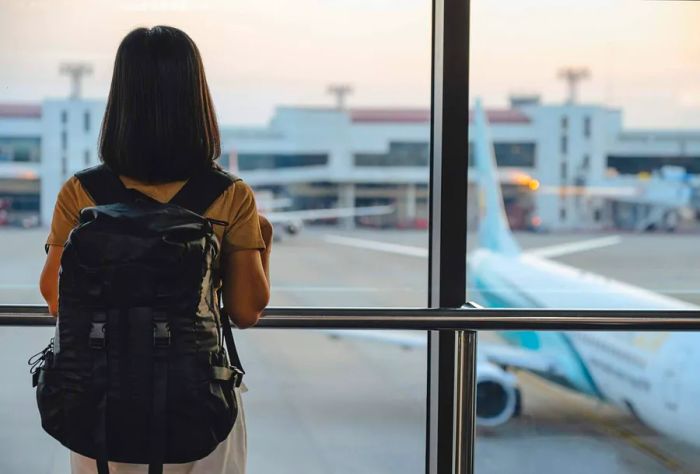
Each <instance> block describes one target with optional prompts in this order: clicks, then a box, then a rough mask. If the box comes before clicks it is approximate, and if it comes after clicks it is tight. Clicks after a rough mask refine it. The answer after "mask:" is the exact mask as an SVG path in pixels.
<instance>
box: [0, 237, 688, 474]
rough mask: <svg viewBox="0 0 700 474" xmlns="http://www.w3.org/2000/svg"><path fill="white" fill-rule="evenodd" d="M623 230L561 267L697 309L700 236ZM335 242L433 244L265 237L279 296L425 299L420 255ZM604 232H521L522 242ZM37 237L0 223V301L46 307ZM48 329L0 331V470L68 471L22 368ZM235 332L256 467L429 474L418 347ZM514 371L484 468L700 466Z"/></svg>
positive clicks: (611, 414) (483, 445) (678, 447)
mask: <svg viewBox="0 0 700 474" xmlns="http://www.w3.org/2000/svg"><path fill="white" fill-rule="evenodd" d="M618 235H620V240H621V241H620V243H618V244H616V245H612V246H608V247H602V248H598V249H593V250H589V251H586V252H581V253H577V254H571V255H567V256H564V257H559V258H557V260H559V261H562V262H564V263H567V264H570V265H574V266H577V267H580V268H582V269H585V270H590V271H595V272H597V273H600V274H603V275H606V276H610V277H614V278H617V279H620V280H622V281H624V282H627V283H631V284H635V285H639V286H642V287H644V288H647V289H651V290H654V291H660V292H662V293H665V294H669V295H671V296H674V297H676V298H679V299H683V300H687V301H690V302H693V303H696V304H700V291H698V288H700V256H699V255H698V253H697V251H696V249H697V242H698V238H699V237H700V236H699V235H694V234H644V235H640V234H618ZM334 236H335V237H338V236H340V237H343V238H351V239H362V240H366V241H370V242H385V243H391V244H393V245H403V246H406V247H409V248H415V247H418V248H423V249H425V248H426V247H427V234H426V233H425V232H416V231H370V230H355V231H340V230H338V229H335V228H315V229H306V230H305V231H304V232H303V233H302V234H301V235H299V236H294V237H290V238H287V239H285V240H284V241H282V242H276V243H275V245H274V250H273V258H272V279H273V302H272V303H273V304H274V305H285V306H419V307H420V306H425V304H426V302H427V291H426V287H427V259H426V258H424V257H423V256H421V255H420V252H415V255H400V254H395V253H386V252H382V251H380V250H368V249H361V248H356V247H349V246H347V245H343V244H341V243H339V242H342V239H337V238H334ZM599 236H600V235H591V234H567V235H561V234H557V235H538V234H517V235H516V237H517V239H518V241H519V242H520V243H521V245H522V246H523V247H524V248H526V249H527V248H536V247H544V246H549V245H554V244H559V243H565V242H571V241H576V240H582V239H589V238H595V237H599ZM44 237H45V230H41V229H39V230H17V229H1V230H0V262H1V263H0V265H1V266H0V303H5V304H9V303H40V302H41V301H40V297H39V294H38V291H37V289H36V283H35V282H36V281H37V279H38V275H39V272H40V269H41V265H42V263H43V248H42V244H43V239H44ZM468 241H469V244H470V247H471V246H472V244H473V243H474V239H473V238H470V239H468ZM50 335H51V330H50V329H48V328H42V329H36V328H0V364H2V365H1V367H2V380H3V382H2V387H3V388H2V390H0V420H1V424H0V473H2V474H4V473H11V474H13V473H41V474H43V473H47V474H48V473H52V474H60V473H67V472H68V471H69V469H68V464H67V454H66V452H65V450H63V449H62V448H59V447H57V446H56V444H57V443H55V442H54V441H53V440H52V439H51V438H50V437H49V436H48V435H46V434H44V433H43V432H42V431H41V428H40V426H39V422H38V416H37V413H36V408H35V404H34V399H33V392H32V388H31V384H30V378H29V375H28V367H27V365H26V359H27V358H28V356H29V355H31V354H33V353H35V352H37V351H39V350H41V349H42V348H43V347H44V346H45V345H46V342H47V341H48V338H49V337H50ZM481 337H483V338H489V339H491V340H493V339H495V337H496V336H495V335H493V334H483V335H481ZM237 340H238V345H239V350H240V352H241V354H242V358H243V362H244V364H245V366H246V367H245V368H246V370H247V372H248V375H247V376H246V382H247V384H248V386H249V388H250V390H249V392H247V393H246V394H245V395H244V403H245V406H246V419H247V423H248V431H249V439H248V444H249V460H248V466H249V472H250V473H252V474H258V473H265V474H266V473H292V474H295V473H304V474H307V473H308V474H316V473H319V474H321V473H324V474H325V473H363V474H365V473H368V474H372V473H401V474H404V473H422V472H424V451H425V438H424V436H425V434H424V429H425V392H426V385H425V351H424V350H405V349H401V348H398V347H395V346H388V345H383V344H380V343H376V342H368V341H357V340H336V339H332V338H330V337H329V336H328V335H326V334H324V333H322V332H318V331H279V330H250V331H244V332H239V333H237ZM518 377H519V379H520V383H521V386H522V390H523V400H524V402H523V403H524V408H523V409H524V412H523V414H522V416H521V417H519V418H517V419H515V420H512V421H511V422H509V423H508V424H507V425H505V426H501V427H498V428H492V429H479V430H478V438H477V452H476V455H477V458H476V459H477V461H476V464H477V472H478V473H488V474H492V473H493V474H495V473H499V474H501V473H538V474H539V473H567V474H569V473H570V474H577V473H586V474H588V473H635V474H637V473H642V474H646V473H650V474H651V473H666V472H686V473H693V472H700V467H698V466H700V449H696V448H692V447H689V446H687V445H684V444H682V443H679V442H676V441H673V440H670V439H667V438H664V437H662V436H660V435H658V434H656V433H654V432H652V431H651V430H649V429H648V428H646V427H644V426H642V425H641V424H639V423H638V422H636V421H635V420H634V419H633V418H632V417H631V416H629V415H627V414H625V413H623V412H621V411H619V410H617V409H614V408H611V407H608V406H605V405H604V404H601V403H598V402H595V401H592V400H590V399H586V398H584V397H582V396H579V395H576V394H573V393H571V392H569V391H566V390H564V389H560V388H558V387H556V386H554V385H552V384H550V383H547V382H544V381H542V380H540V379H538V378H536V377H534V376H531V375H528V374H518Z"/></svg>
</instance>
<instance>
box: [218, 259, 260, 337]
mask: <svg viewBox="0 0 700 474" xmlns="http://www.w3.org/2000/svg"><path fill="white" fill-rule="evenodd" d="M225 258H226V260H225V262H224V273H223V283H222V284H223V287H222V290H223V303H224V312H225V313H226V314H228V316H229V317H230V318H231V320H232V321H233V322H234V324H235V325H236V326H238V327H239V328H241V329H245V328H248V327H251V326H254V325H255V323H257V322H258V319H259V318H260V314H261V313H262V311H263V309H265V306H267V303H268V302H269V301H270V286H269V284H268V282H267V278H266V276H265V270H264V269H263V263H262V258H261V255H260V251H259V250H234V251H232V252H231V253H229V254H228V255H226V256H225Z"/></svg>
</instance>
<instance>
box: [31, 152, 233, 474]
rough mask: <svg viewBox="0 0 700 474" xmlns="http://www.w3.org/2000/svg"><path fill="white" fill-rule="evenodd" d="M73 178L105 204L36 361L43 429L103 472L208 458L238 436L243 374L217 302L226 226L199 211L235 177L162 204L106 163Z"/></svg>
mask: <svg viewBox="0 0 700 474" xmlns="http://www.w3.org/2000/svg"><path fill="white" fill-rule="evenodd" d="M76 177H77V178H78V179H79V180H80V182H81V184H82V185H83V187H84V188H85V189H86V191H87V192H88V193H89V194H90V196H91V197H92V198H93V199H94V200H95V202H96V204H97V205H96V206H94V207H88V208H85V209H83V210H82V211H81V213H80V222H79V225H78V226H77V227H76V228H75V229H73V230H72V231H71V233H70V235H69V237H68V241H67V243H66V245H65V248H64V251H63V256H62V258H61V269H60V278H59V308H58V314H59V317H58V328H57V332H56V334H57V337H56V338H55V339H54V340H52V342H51V344H50V345H49V347H47V348H46V349H45V350H44V351H42V352H41V353H39V354H38V355H37V356H36V357H35V358H34V360H30V363H33V364H34V367H33V370H32V373H33V374H34V376H33V381H34V385H35V386H36V387H37V391H36V396H37V403H38V406H39V412H40V414H41V424H42V427H43V428H44V429H45V430H46V431H47V432H48V433H49V434H50V435H51V436H53V437H54V438H56V439H57V440H58V441H60V442H61V443H62V444H63V445H64V446H66V447H67V448H69V449H71V450H73V451H75V452H77V453H80V454H82V455H85V456H88V457H91V458H95V459H96V460H97V469H98V472H99V474H106V473H107V472H108V466H107V461H108V460H110V461H118V462H127V463H139V464H149V473H150V474H154V473H161V472H162V470H163V463H186V462H191V461H194V460H197V459H201V458H203V457H205V456H206V455H207V454H209V453H211V452H212V451H213V450H214V449H215V448H216V446H217V445H218V444H219V443H220V442H222V441H223V440H224V439H226V437H227V436H228V434H229V432H230V431H231V428H232V427H233V424H234V422H235V420H236V416H237V413H238V408H237V404H236V398H235V396H234V387H236V386H238V385H239V384H240V382H241V377H242V375H243V370H242V368H241V366H240V361H239V360H238V356H237V354H236V351H235V345H234V343H233V335H232V334H231V327H230V323H229V321H228V317H227V316H225V315H224V317H220V316H219V307H218V305H217V304H216V303H215V302H216V298H215V294H214V288H215V282H216V281H217V279H218V278H219V268H218V267H219V258H218V256H219V250H220V243H219V242H218V240H217V238H216V237H215V235H214V232H213V227H212V225H225V224H226V222H222V221H212V220H211V219H207V218H204V217H202V214H203V213H204V211H206V209H207V208H208V207H209V206H210V205H211V204H212V203H213V202H214V200H215V199H216V198H217V197H218V196H219V195H221V193H222V192H223V191H225V190H226V189H227V188H228V187H229V186H231V184H232V183H233V182H235V181H236V180H238V178H236V177H233V176H231V175H229V174H228V173H225V172H223V171H222V170H220V169H218V168H217V167H211V168H207V169H205V170H203V171H201V172H199V173H197V174H195V175H194V176H193V177H192V178H190V179H189V181H188V182H187V183H186V184H185V185H184V187H183V188H182V189H181V190H180V191H179V192H178V193H177V195H176V196H175V197H174V198H173V199H172V200H171V201H170V202H169V203H166V204H162V203H159V202H156V201H154V200H152V199H151V198H149V197H147V196H145V195H143V194H141V193H139V192H137V191H135V190H130V189H126V188H125V187H124V186H123V184H122V182H121V181H120V179H119V177H118V176H117V175H116V174H114V173H113V172H112V171H111V170H110V169H109V168H107V167H106V166H105V165H100V166H96V167H94V168H90V169H87V170H84V171H81V172H79V173H77V174H76ZM219 296H220V295H219ZM220 300H221V298H219V301H220ZM222 336H223V338H225V339H226V347H227V349H228V355H227V352H226V351H225V349H224V344H223V338H222Z"/></svg>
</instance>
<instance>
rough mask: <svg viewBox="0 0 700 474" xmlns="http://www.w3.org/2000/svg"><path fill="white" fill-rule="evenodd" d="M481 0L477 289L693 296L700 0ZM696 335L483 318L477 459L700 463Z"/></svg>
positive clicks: (547, 301) (519, 296) (549, 299)
mask: <svg viewBox="0 0 700 474" xmlns="http://www.w3.org/2000/svg"><path fill="white" fill-rule="evenodd" d="M472 8H473V10H472V23H471V26H472V29H471V38H472V45H473V47H472V50H471V51H472V57H471V68H470V70H471V71H472V72H471V83H470V92H471V94H472V106H473V108H474V110H473V113H472V122H471V125H470V142H471V153H470V155H471V156H470V158H469V159H470V174H469V182H470V183H469V196H468V205H469V233H468V239H467V245H468V257H467V266H468V270H467V272H468V273H467V286H468V290H467V293H468V296H467V297H468V299H470V300H473V301H476V302H477V303H480V304H482V305H484V306H486V307H491V308H560V309H566V308H604V309H684V308H698V307H699V306H698V304H699V303H700V298H698V294H699V293H700V292H699V291H698V289H700V274H699V273H698V270H697V269H698V268H700V260H699V259H698V257H697V255H698V254H697V252H696V251H695V250H694V249H695V248H696V247H697V243H698V235H699V233H700V225H699V224H698V221H697V216H696V204H697V203H696V202H695V199H694V196H695V195H696V194H697V188H698V181H697V170H696V167H697V161H698V160H697V159H696V157H697V156H698V152H700V108H698V103H697V101H690V100H688V98H689V97H691V96H694V95H695V93H696V90H697V84H696V83H697V81H694V80H693V79H690V76H689V74H690V75H692V74H693V72H692V71H696V70H697V69H698V68H699V67H700V66H699V64H700V63H699V62H698V61H697V59H696V58H695V57H694V56H693V55H691V54H689V52H690V51H692V50H694V49H697V46H698V45H700V43H698V40H697V38H695V36H694V35H693V33H692V32H693V31H694V26H693V24H694V22H696V21H697V20H698V19H699V18H700V6H699V5H696V4H695V3H692V2H691V3H688V2H678V3H672V4H671V3H667V2H636V1H626V0H625V1H620V2H603V1H590V2H581V1H576V0H564V1H560V2H547V1H543V0H525V1H510V2H506V4H503V3H499V4H498V6H496V4H494V3H492V2H488V1H485V0H475V1H473V2H472ZM524 14H527V18H528V21H527V22H518V21H513V20H514V19H516V18H518V17H520V16H521V15H524ZM486 19H488V21H486ZM504 24H507V25H509V28H508V29H503V28H501V27H500V26H499V25H504ZM513 71H518V73H517V74H513V73H512V72H513ZM681 97H683V99H681ZM477 98H478V99H480V105H479V104H477V100H476V99H477ZM514 142H519V143H528V142H529V143H532V146H533V153H534V159H532V161H531V162H530V163H525V162H521V163H513V162H510V163H509V162H504V161H503V160H501V159H500V156H499V150H502V148H503V146H505V145H509V144H512V143H514ZM699 338H700V335H698V334H697V333H660V332H656V333H647V332H570V331H569V332H561V331H546V332H537V331H507V332H484V333H480V335H479V348H480V358H479V361H478V368H477V378H478V382H479V386H478V388H477V393H478V404H477V411H478V414H479V425H480V426H479V428H478V433H477V434H478V436H477V449H476V467H477V469H476V472H478V473H481V474H483V473H506V472H518V473H540V472H567V473H573V474H575V473H589V472H600V473H641V472H644V473H663V472H685V471H688V472H693V471H695V470H697V468H696V466H697V465H698V464H697V463H698V459H699V456H700V432H699V431H698V430H697V423H695V420H696V419H697V417H696V415H694V410H695V405H696V404H695V403H694V400H695V399H696V396H697V394H696V392H697V389H696V387H697V385H698V383H697V376H696V375H695V374H694V372H693V371H692V370H687V369H686V364H691V365H692V364H693V362H692V361H693V360H694V358H695V354H696V347H697V346H698V341H699V340H700V339H699ZM688 367H690V366H688Z"/></svg>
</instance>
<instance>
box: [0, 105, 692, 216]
mask: <svg viewBox="0 0 700 474" xmlns="http://www.w3.org/2000/svg"><path fill="white" fill-rule="evenodd" d="M104 108H105V101H104V100H86V99H57V100H45V101H43V102H42V103H41V104H0V223H5V224H19V225H35V224H37V223H39V224H41V225H48V223H49V222H50V219H51V213H52V209H53V205H54V202H55V196H56V194H57V193H58V190H59V189H60V186H61V184H62V183H63V182H64V181H65V180H66V179H67V178H68V177H69V176H71V175H72V174H73V173H74V172H76V171H78V170H80V169H83V168H85V167H87V166H91V165H94V164H97V163H98V162H99V159H98V153H97V141H98V136H99V128H100V125H101V120H102V116H103V113H104ZM487 115H488V119H489V122H490V124H491V133H492V136H493V140H494V147H495V154H496V159H497V162H498V165H499V173H500V178H501V181H502V186H503V189H504V199H505V203H506V209H507V212H508V216H509V219H510V221H511V225H512V226H513V227H515V228H521V229H535V228H540V229H546V230H571V229H582V228H585V229H591V228H605V227H614V226H615V225H616V223H617V222H618V220H617V219H616V215H615V212H616V209H618V207H619V206H618V205H619V204H620V203H619V202H617V201H619V198H618V197H616V196H619V195H621V193H619V192H615V190H616V189H620V188H621V187H626V188H629V187H632V188H634V186H636V184H638V183H639V182H641V181H642V180H643V179H645V178H647V177H648V176H650V175H654V173H656V172H658V171H659V170H661V169H662V168H664V167H667V166H675V167H680V168H683V169H684V170H685V173H686V174H687V176H692V175H700V130H698V131H683V132H680V131H669V130H663V129H660V130H631V129H625V128H624V127H623V114H622V111H621V110H619V109H614V108H608V107H605V106H600V105H593V104H591V105H588V104H545V103H542V102H541V101H540V100H539V98H538V97H513V98H511V102H510V106H509V107H508V108H503V109H490V110H487ZM221 137H222V157H221V159H220V162H221V164H222V165H223V166H224V167H226V168H228V169H229V170H231V171H232V172H234V173H237V174H240V175H241V176H242V177H243V178H244V179H245V180H246V181H247V182H248V183H249V184H250V185H251V186H253V187H254V188H255V189H256V191H260V192H265V194H266V195H272V196H274V197H275V198H289V199H288V201H289V202H290V203H291V207H292V208H294V209H316V208H328V207H353V206H365V205H375V204H391V205H393V206H394V209H395V212H394V213H393V214H391V215H388V216H372V217H358V218H356V221H357V222H354V223H357V224H360V225H375V226H391V227H423V226H425V225H426V223H427V215H428V177H429V176H428V173H429V171H428V170H429V159H430V111H429V110H427V109H401V108H393V109H392V108H332V107H329V108H320V107H278V108H277V109H275V111H274V114H273V116H272V118H271V120H270V121H269V123H268V124H267V125H265V126H254V127H227V126H225V125H222V126H221ZM464 159H468V157H464ZM470 170H471V168H470ZM470 186H471V189H470V191H471V192H472V193H473V195H474V196H478V190H477V187H476V175H475V172H474V171H470ZM469 206H470V207H469V213H470V219H471V220H475V219H478V215H479V204H478V199H471V200H470V204H469ZM2 216H5V217H4V220H3V219H2Z"/></svg>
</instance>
